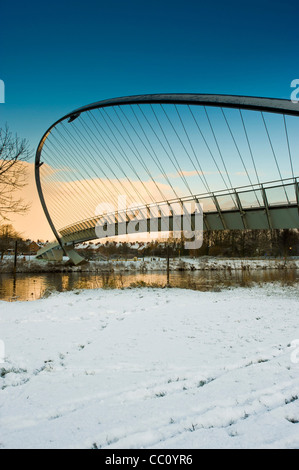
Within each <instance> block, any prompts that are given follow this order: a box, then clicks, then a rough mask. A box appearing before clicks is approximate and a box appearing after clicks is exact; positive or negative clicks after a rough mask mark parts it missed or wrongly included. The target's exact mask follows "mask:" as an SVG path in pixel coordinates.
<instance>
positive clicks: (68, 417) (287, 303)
mask: <svg viewBox="0 0 299 470" xmlns="http://www.w3.org/2000/svg"><path fill="white" fill-rule="evenodd" d="M298 300H299V295H298V289H297V288H295V287H285V288H282V287H278V286H276V285H275V284H273V285H270V284H268V285H267V286H265V287H263V288H254V289H241V288H238V289H231V290H225V291H222V292H218V293H215V292H213V293H212V292H205V293H204V292H197V291H189V290H188V291H187V290H179V289H163V290H161V289H132V290H117V291H115V290H112V291H105V290H100V289H98V290H88V291H81V292H79V291H77V292H67V293H62V294H55V295H52V296H50V297H49V298H47V299H43V300H38V301H35V302H25V303H22V302H16V303H7V302H0V339H1V340H2V341H3V342H4V345H5V354H6V362H5V364H4V365H2V366H0V370H1V374H0V375H1V378H0V410H1V414H0V445H1V446H2V447H3V448H67V447H70V448H117V449H120V448H141V447H147V448H208V447H210V448H228V447H229V448H242V447H272V448H278V447H282V448H288V447H291V448H298V447H299V433H298V426H299V400H298V396H299V364H298V363H296V361H294V348H293V347H292V341H293V340H295V339H297V338H299V326H298ZM298 356H299V354H298ZM292 358H293V360H292ZM295 358H296V355H295Z"/></svg>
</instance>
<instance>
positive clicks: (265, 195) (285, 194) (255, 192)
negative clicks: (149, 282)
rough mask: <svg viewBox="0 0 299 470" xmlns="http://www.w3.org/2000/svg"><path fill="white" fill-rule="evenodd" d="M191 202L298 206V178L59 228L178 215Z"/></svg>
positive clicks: (222, 208) (215, 207)
mask: <svg viewBox="0 0 299 470" xmlns="http://www.w3.org/2000/svg"><path fill="white" fill-rule="evenodd" d="M190 202H196V203H199V204H201V205H202V209H203V212H204V213H211V212H219V213H220V212H221V213H222V212H227V211H242V210H250V209H258V208H265V209H267V208H268V207H274V206H291V205H298V206H299V178H298V177H296V178H287V179H284V180H277V181H271V182H267V183H263V184H255V185H252V186H240V187H238V188H232V189H230V190H229V191H227V190H221V191H215V192H213V193H205V194H197V195H194V196H192V197H191V196H185V197H182V198H180V199H170V200H167V201H161V202H157V203H156V204H153V203H151V204H148V205H144V206H136V207H133V208H130V209H125V210H121V211H114V212H110V213H107V214H104V215H97V216H95V217H91V218H89V219H85V220H81V221H78V222H74V223H73V224H70V225H68V226H66V227H63V228H61V229H59V232H60V234H61V235H62V236H66V235H70V234H73V233H76V232H81V231H84V230H89V229H94V228H95V226H96V225H97V223H98V222H99V221H100V220H101V219H102V218H103V217H105V220H106V221H107V223H109V224H114V223H118V222H125V221H129V220H132V219H133V218H136V217H139V218H140V219H144V218H149V217H160V216H162V215H164V216H171V215H173V214H174V213H175V214H178V213H179V212H180V211H181V209H182V206H183V204H184V203H190ZM137 220H138V219H137Z"/></svg>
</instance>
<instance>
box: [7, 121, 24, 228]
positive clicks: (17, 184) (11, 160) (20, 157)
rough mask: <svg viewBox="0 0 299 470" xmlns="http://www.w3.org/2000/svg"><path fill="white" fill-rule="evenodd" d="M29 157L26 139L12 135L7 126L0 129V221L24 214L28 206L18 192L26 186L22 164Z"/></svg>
mask: <svg viewBox="0 0 299 470" xmlns="http://www.w3.org/2000/svg"><path fill="white" fill-rule="evenodd" d="M30 156H31V152H30V149H29V144H28V142H27V140H26V139H20V138H19V137H18V136H17V135H15V136H14V135H13V134H12V133H11V132H10V131H9V128H8V126H7V125H6V126H5V127H4V128H3V129H2V128H0V221H1V220H9V215H10V214H12V213H18V214H21V213H24V212H26V211H27V210H28V209H29V205H28V204H26V203H24V201H23V199H22V197H19V196H18V195H17V193H18V191H19V190H20V189H22V188H23V187H24V186H25V185H26V184H27V175H26V169H25V165H24V162H25V161H27V160H28V159H29V158H30Z"/></svg>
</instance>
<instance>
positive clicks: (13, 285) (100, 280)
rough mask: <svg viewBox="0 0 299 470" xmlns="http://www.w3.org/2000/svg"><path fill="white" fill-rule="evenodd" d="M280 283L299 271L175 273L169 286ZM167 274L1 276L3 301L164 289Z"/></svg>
mask: <svg viewBox="0 0 299 470" xmlns="http://www.w3.org/2000/svg"><path fill="white" fill-rule="evenodd" d="M267 282H278V283H280V284H284V285H287V284H288V285H294V284H297V283H299V270H298V269H290V270H278V269H267V270H261V271H259V270H252V271H246V272H244V271H240V270H237V271H232V272H222V271H191V272H190V271H183V272H181V271H173V272H170V276H169V285H170V286H171V287H178V288H183V289H195V290H200V291H211V290H216V291H217V290H219V289H225V288H229V287H237V286H248V287H250V286H251V285H253V284H254V283H267ZM166 284H167V275H166V273H165V272H151V273H145V274H141V273H134V274H132V273H100V274H99V273H82V272H81V273H79V272H73V273H38V274H35V273H18V274H16V275H15V276H14V275H13V274H0V300H5V301H10V302H12V301H16V300H17V301H31V300H37V299H40V298H43V297H47V296H48V295H50V294H52V293H53V292H64V291H76V290H80V289H98V288H104V289H121V288H129V287H146V286H149V287H165V286H166Z"/></svg>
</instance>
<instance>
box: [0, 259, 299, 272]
mask: <svg viewBox="0 0 299 470" xmlns="http://www.w3.org/2000/svg"><path fill="white" fill-rule="evenodd" d="M67 260H68V259H67V258H66V259H64V260H63V261H62V262H55V263H54V262H49V261H45V260H38V259H36V258H31V259H28V257H27V258H26V257H24V258H20V259H19V260H18V262H17V267H16V272H17V273H51V272H52V273H55V272H95V273H96V272H110V273H112V272H117V273H121V272H140V273H146V272H155V271H156V272H159V271H160V272H166V271H167V260H166V259H164V258H144V259H140V258H135V259H130V260H117V259H116V260H111V261H89V262H86V263H84V264H82V265H80V266H71V265H70V264H69V263H68V262H67ZM268 269H279V270H285V269H299V259H291V258H289V259H287V260H285V259H265V258H259V259H257V258H253V259H251V258H247V259H246V258H214V257H201V258H187V257H186V258H175V259H172V258H171V259H170V261H169V270H170V271H228V272H229V271H236V270H243V271H252V270H268ZM13 271H14V265H13V259H12V257H6V258H5V259H4V260H3V261H2V262H1V263H0V274H1V273H11V272H13Z"/></svg>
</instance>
